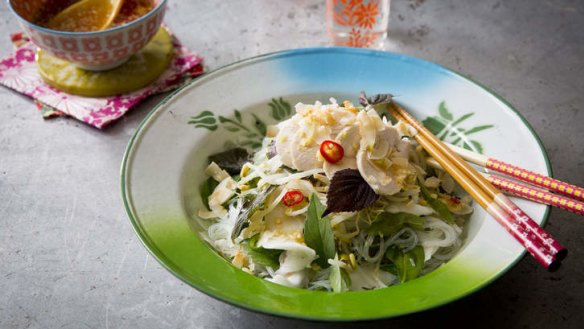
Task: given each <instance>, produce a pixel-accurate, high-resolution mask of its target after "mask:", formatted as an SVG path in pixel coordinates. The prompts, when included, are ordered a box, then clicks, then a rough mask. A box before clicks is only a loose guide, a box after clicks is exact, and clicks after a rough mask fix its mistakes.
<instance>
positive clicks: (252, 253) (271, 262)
mask: <svg viewBox="0 0 584 329" xmlns="http://www.w3.org/2000/svg"><path fill="white" fill-rule="evenodd" d="M258 238H259V235H254V236H253V237H251V238H250V239H249V240H246V241H244V242H243V243H242V244H241V245H242V247H243V251H244V252H245V254H246V255H247V256H248V257H249V258H251V260H252V261H253V262H254V263H257V264H260V265H263V266H266V267H271V268H273V269H274V270H277V269H278V267H280V261H279V260H280V255H281V254H282V252H283V250H279V249H265V248H262V247H258V246H257V245H256V244H257V241H258Z"/></svg>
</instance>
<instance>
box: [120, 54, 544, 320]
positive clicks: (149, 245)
mask: <svg viewBox="0 0 584 329" xmlns="http://www.w3.org/2000/svg"><path fill="white" fill-rule="evenodd" d="M318 52H327V53H328V52H333V53H335V52H337V53H345V52H346V53H361V54H363V55H373V56H375V55H377V56H389V57H391V56H398V57H402V58H407V59H411V60H413V61H415V62H417V63H419V64H422V65H428V66H431V67H434V68H435V69H438V70H443V71H446V72H448V73H449V74H452V75H453V76H454V77H456V78H459V79H462V80H464V81H466V82H469V83H471V84H474V85H476V86H477V87H479V88H480V89H482V90H483V91H485V92H486V93H488V94H490V95H492V96H494V97H495V98H496V99H497V100H498V101H500V102H502V103H503V104H504V105H505V106H507V107H508V109H509V110H510V111H511V112H512V113H513V114H515V115H517V118H519V119H520V121H521V122H522V123H523V124H524V125H525V127H526V128H527V130H528V132H529V133H530V134H531V136H532V137H533V138H534V140H535V142H536V145H537V147H538V148H539V149H540V151H541V154H542V157H543V160H544V163H545V167H546V171H547V175H549V176H551V175H552V167H551V164H550V161H549V156H548V154H547V152H546V149H545V147H544V145H543V143H542V141H541V139H540V137H539V136H538V135H537V133H536V132H535V130H534V129H533V127H532V126H531V125H530V124H529V122H528V121H527V120H526V119H525V118H524V117H523V115H521V113H520V112H518V111H517V109H515V108H514V107H513V106H512V105H511V104H510V103H509V102H508V101H506V100H505V99H504V98H502V97H501V96H500V95H499V94H497V93H495V92H494V91H493V90H491V89H490V88H488V87H486V86H485V85H483V84H481V83H479V82H477V81H475V80H473V79H471V78H469V77H467V76H465V75H463V74H461V73H459V72H457V71H455V70H453V69H450V68H447V67H445V66H442V65H440V64H436V63H434V62H431V61H429V60H426V59H422V58H418V57H415V56H411V55H406V54H401V53H395V52H383V53H381V54H380V51H376V50H370V49H362V48H349V47H309V48H298V49H288V50H281V51H275V52H270V53H266V54H261V55H257V56H252V57H249V58H244V59H241V60H238V61H235V62H232V63H230V64H227V65H224V66H221V67H218V68H216V69H214V70H212V71H210V72H208V73H206V74H204V75H202V76H201V77H198V78H196V79H194V80H192V81H190V82H189V83H187V84H185V85H183V86H182V87H180V88H179V89H177V90H175V91H173V92H172V93H170V94H169V95H168V96H166V97H165V98H164V99H163V100H161V101H160V102H159V103H158V104H156V105H155V106H154V107H153V109H152V110H151V111H150V112H149V113H148V114H147V115H146V116H145V117H144V119H143V120H142V121H141V122H140V124H139V125H138V127H137V128H136V130H135V132H134V134H133V136H132V137H131V138H130V140H129V142H128V145H127V147H126V150H125V152H124V155H123V158H122V163H121V168H120V183H121V184H120V187H121V194H122V201H123V206H124V209H125V210H126V213H127V215H128V217H129V219H130V224H131V225H132V229H133V230H134V232H135V233H136V235H137V236H138V238H139V239H140V242H141V243H142V244H143V245H144V247H145V248H146V249H147V250H148V252H149V253H150V255H151V256H152V257H153V258H155V259H156V260H157V261H158V262H159V264H160V265H161V266H162V267H163V268H165V269H166V270H167V271H169V272H170V273H171V274H172V275H173V276H174V277H176V278H178V279H179V280H181V281H182V282H184V283H186V284H187V285H189V286H191V287H193V288H195V289H196V290H197V291H199V292H202V293H204V294H205V295H207V296H209V297H212V298H214V299H216V300H220V301H222V302H225V303H227V304H229V305H232V306H236V307H240V308H243V309H245V310H248V311H252V312H257V313H260V314H268V315H273V316H279V317H283V318H290V319H300V320H309V321H326V322H347V321H369V320H381V319H388V318H396V317H402V316H405V315H410V314H416V313H420V312H423V311H428V310H431V309H435V308H438V307H441V306H445V305H447V304H450V303H452V302H454V301H457V300H461V299H463V298H465V297H468V296H470V295H472V294H474V293H476V292H478V291H480V290H482V289H484V288H486V287H487V286H489V285H490V284H491V283H492V282H494V281H495V280H497V279H498V278H500V277H501V276H503V275H504V274H506V273H507V272H509V271H510V270H511V269H512V268H513V267H515V266H516V265H517V263H518V262H519V261H521V260H522V259H523V258H524V257H525V255H526V254H527V251H526V250H525V249H523V250H522V251H521V253H520V254H519V255H517V257H515V258H514V259H513V261H511V262H509V263H508V264H506V265H505V266H504V267H503V268H501V269H500V270H499V271H498V272H497V273H495V274H493V275H492V276H491V277H488V278H485V279H484V280H482V281H481V282H477V283H476V284H475V285H474V286H472V287H468V289H467V290H466V291H465V292H464V293H460V294H458V295H455V296H448V297H447V298H444V299H443V300H441V301H440V302H438V303H435V304H433V305H429V306H425V307H420V308H417V309H410V310H406V311H401V312H398V313H390V314H386V315H378V316H371V315H369V316H363V315H358V316H353V317H351V316H348V317H347V316H345V317H343V316H341V317H338V318H337V317H335V318H331V317H330V316H322V317H321V316H311V315H303V314H298V313H293V312H287V311H282V310H281V311H274V310H266V309H264V308H261V307H255V306H251V305H247V304H246V303H244V302H241V301H237V300H233V299H229V298H227V297H225V296H220V295H217V294H215V293H214V292H213V291H211V290H209V289H207V288H206V287H205V286H202V285H197V284H196V283H193V282H191V281H190V280H189V279H188V277H186V276H185V275H184V274H183V273H180V272H177V271H176V269H175V268H174V267H173V266H171V265H169V264H167V262H166V261H167V260H168V259H167V257H166V255H164V254H163V253H161V251H160V250H159V249H158V248H157V246H156V245H155V244H154V241H152V240H151V239H150V237H149V236H148V234H146V233H145V231H144V228H143V227H142V225H141V224H140V222H139V219H138V218H137V217H138V216H136V214H135V212H134V209H133V204H132V200H131V199H132V197H131V195H130V191H129V173H130V171H131V162H132V161H131V160H132V156H133V153H134V151H135V150H134V146H135V144H136V143H138V142H139V140H140V138H141V135H142V134H143V133H144V132H145V131H144V129H145V128H147V126H148V125H149V124H151V123H152V122H151V121H152V120H154V119H155V118H156V117H157V114H159V113H158V112H159V111H160V109H161V108H164V106H165V105H166V104H167V103H170V102H171V101H172V99H173V98H174V97H176V96H177V95H179V94H181V93H182V92H184V91H185V90H186V89H188V88H189V87H190V86H192V85H194V84H198V83H201V81H206V80H208V79H212V78H213V77H214V76H215V75H216V74H220V73H222V72H224V71H229V70H232V69H236V68H237V67H239V66H240V65H246V64H253V63H255V62H257V61H262V60H270V59H274V58H282V57H287V56H294V55H299V54H307V53H308V54H311V53H318ZM550 210H551V207H550V206H546V207H545V210H544V211H543V214H542V220H541V224H540V225H542V226H543V225H545V224H546V223H547V221H548V219H549V215H550ZM193 234H194V233H193ZM381 290H382V289H381ZM375 291H377V290H373V292H375ZM368 292H371V291H368ZM317 293H322V292H317ZM351 293H362V292H346V293H343V294H351ZM366 293H367V292H366Z"/></svg>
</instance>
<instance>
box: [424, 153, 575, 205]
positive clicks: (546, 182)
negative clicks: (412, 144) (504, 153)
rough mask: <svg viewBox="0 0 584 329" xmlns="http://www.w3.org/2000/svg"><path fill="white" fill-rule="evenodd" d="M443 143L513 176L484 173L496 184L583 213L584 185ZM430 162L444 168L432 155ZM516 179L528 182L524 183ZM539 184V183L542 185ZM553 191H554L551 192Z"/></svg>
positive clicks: (530, 198)
mask: <svg viewBox="0 0 584 329" xmlns="http://www.w3.org/2000/svg"><path fill="white" fill-rule="evenodd" d="M444 144H446V145H447V146H448V147H450V148H451V149H452V150H453V151H454V152H456V153H457V154H458V155H459V156H461V157H462V158H463V159H464V160H466V161H468V162H471V163H473V164H475V165H478V166H481V167H483V168H485V169H487V170H492V171H495V172H498V173H501V174H504V175H506V176H510V177H512V178H514V179H507V178H504V177H500V176H495V175H489V174H487V173H481V174H482V175H483V176H485V178H486V179H487V180H488V181H489V182H490V183H491V184H493V186H495V187H496V188H498V189H500V190H502V191H505V192H507V193H509V194H513V195H516V196H518V197H521V198H524V199H528V200H531V201H535V202H538V203H542V204H547V205H550V206H553V207H557V208H560V209H564V210H568V211H571V212H573V213H576V214H579V215H584V202H582V201H584V189H582V188H581V187H578V186H575V185H571V184H568V183H566V182H562V181H560V180H557V179H554V178H551V177H547V176H544V175H540V174H538V173H535V172H533V171H530V170H527V169H523V168H520V167H517V166H514V165H511V164H508V163H505V162H503V161H500V160H497V159H494V158H489V157H486V156H484V155H482V154H477V153H474V152H471V151H469V150H467V149H463V148H461V147H458V146H455V145H451V144H448V143H444ZM427 162H428V164H429V165H430V166H432V167H435V168H439V169H440V168H442V167H441V166H440V164H439V163H438V162H437V161H436V160H434V159H432V158H429V159H428V161H427ZM516 180H520V181H523V182H526V183H528V184H521V183H520V182H517V181H516ZM533 185H535V186H533ZM536 186H540V187H542V188H543V189H542V188H538V187H536ZM548 190H549V191H548ZM550 191H552V192H555V193H551V192H550ZM563 195H565V196H563Z"/></svg>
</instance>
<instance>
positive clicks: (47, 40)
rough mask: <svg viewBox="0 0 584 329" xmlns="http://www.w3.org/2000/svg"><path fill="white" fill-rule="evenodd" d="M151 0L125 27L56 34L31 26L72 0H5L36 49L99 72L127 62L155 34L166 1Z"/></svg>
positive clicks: (43, 28) (55, 32)
mask: <svg viewBox="0 0 584 329" xmlns="http://www.w3.org/2000/svg"><path fill="white" fill-rule="evenodd" d="M153 1H154V2H155V4H156V6H155V8H154V9H153V10H151V11H150V12H148V13H147V14H146V15H144V16H142V17H140V18H138V19H136V20H134V21H131V22H129V23H127V24H123V25H120V26H117V27H114V28H111V29H107V30H103V31H95V32H64V31H56V30H51V29H48V28H45V27H41V26H39V25H36V24H35V23H33V22H37V21H39V19H42V17H44V15H51V14H56V12H58V11H59V10H62V9H63V7H64V6H65V7H66V6H67V5H69V4H71V3H72V2H73V1H71V0H68V1H55V0H35V1H15V0H7V3H8V8H10V10H11V11H12V13H13V14H14V15H15V16H16V17H18V19H19V20H20V24H21V26H22V28H23V29H24V31H25V32H26V34H27V35H28V36H29V37H30V39H31V40H32V42H33V43H34V44H35V45H36V46H37V47H39V48H40V49H42V50H44V51H46V52H47V53H49V54H51V55H53V56H55V57H57V58H60V59H62V60H65V61H69V62H71V63H74V64H76V65H77V66H79V67H81V68H83V69H86V70H93V71H101V70H108V69H111V68H114V67H116V66H119V65H121V64H123V63H124V62H126V61H127V60H128V58H130V56H132V55H133V54H135V53H136V52H138V51H139V50H140V49H142V48H143V47H144V46H145V45H146V44H147V43H148V41H150V39H152V37H153V36H154V35H155V34H156V32H158V29H159V28H160V24H161V23H162V19H163V17H164V13H165V11H166V0H153ZM59 5H60V6H59ZM47 8H51V9H50V10H47Z"/></svg>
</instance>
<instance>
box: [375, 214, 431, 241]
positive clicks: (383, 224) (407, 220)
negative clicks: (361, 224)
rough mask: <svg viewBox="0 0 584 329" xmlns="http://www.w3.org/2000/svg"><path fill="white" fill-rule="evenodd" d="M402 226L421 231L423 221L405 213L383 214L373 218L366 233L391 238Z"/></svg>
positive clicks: (418, 217)
mask: <svg viewBox="0 0 584 329" xmlns="http://www.w3.org/2000/svg"><path fill="white" fill-rule="evenodd" d="M404 226H408V227H411V228H413V229H414V230H418V231H421V230H423V229H424V219H423V218H422V217H420V216H416V215H414V214H408V213H405V212H400V213H397V214H392V213H388V212H384V213H381V214H379V215H377V217H375V220H374V221H373V224H372V225H371V226H370V227H369V229H368V230H367V232H368V233H369V234H378V235H383V236H392V235H394V234H395V233H397V232H398V231H399V230H401V229H402V228H403V227H404Z"/></svg>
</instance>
